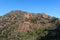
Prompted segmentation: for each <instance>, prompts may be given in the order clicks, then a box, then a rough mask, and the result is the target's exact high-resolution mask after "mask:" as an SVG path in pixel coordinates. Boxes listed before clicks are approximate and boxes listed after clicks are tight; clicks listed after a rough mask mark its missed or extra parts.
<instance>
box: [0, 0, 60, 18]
mask: <svg viewBox="0 0 60 40" xmlns="http://www.w3.org/2000/svg"><path fill="white" fill-rule="evenodd" d="M11 10H23V11H27V12H33V13H41V12H45V13H46V14H48V15H51V16H55V17H59V18H60V0H0V16H2V15H4V14H6V13H8V12H10V11H11Z"/></svg>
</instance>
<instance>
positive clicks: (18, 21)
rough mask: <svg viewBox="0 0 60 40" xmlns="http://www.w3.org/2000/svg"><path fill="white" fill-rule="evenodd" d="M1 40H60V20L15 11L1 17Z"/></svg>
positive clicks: (40, 14) (38, 14)
mask: <svg viewBox="0 0 60 40" xmlns="http://www.w3.org/2000/svg"><path fill="white" fill-rule="evenodd" d="M0 40H60V19H59V18H56V17H52V16H49V15H47V14H45V13H36V14H35V13H29V12H25V11H21V10H15V11H11V12H9V13H7V14H6V15H4V16H0Z"/></svg>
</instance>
